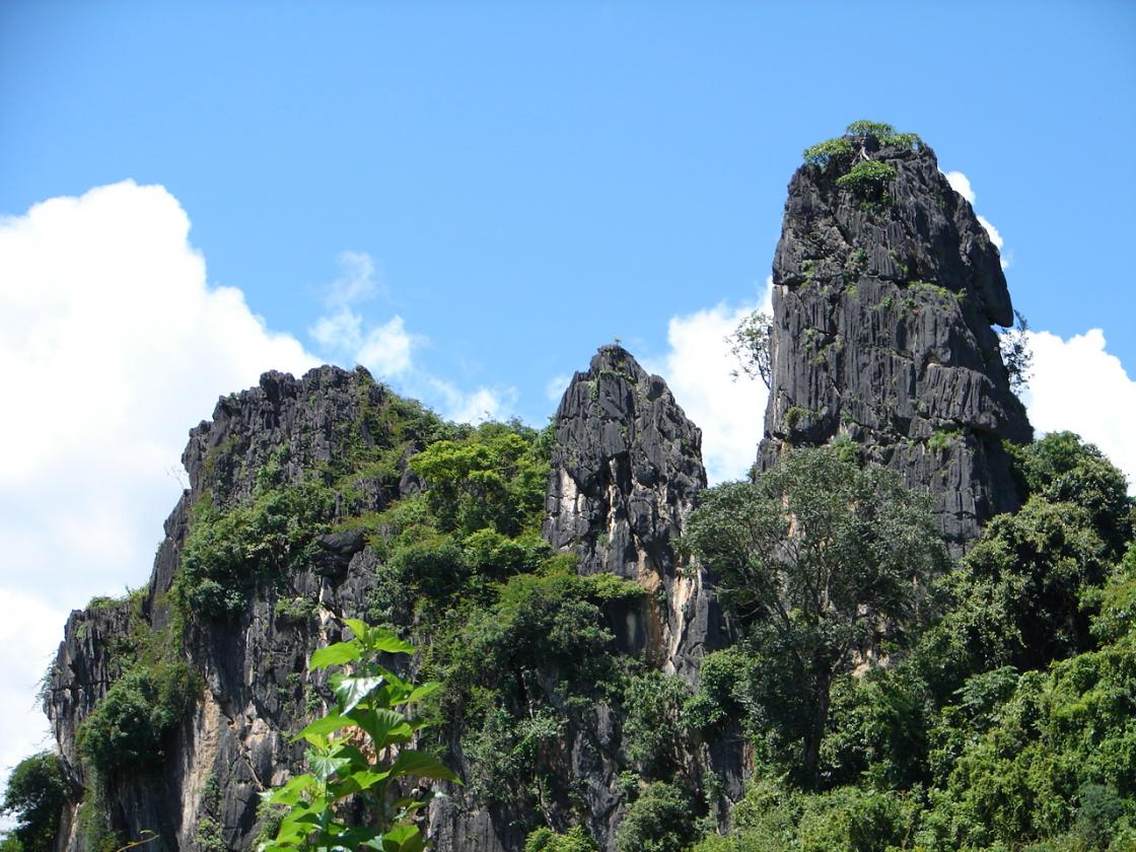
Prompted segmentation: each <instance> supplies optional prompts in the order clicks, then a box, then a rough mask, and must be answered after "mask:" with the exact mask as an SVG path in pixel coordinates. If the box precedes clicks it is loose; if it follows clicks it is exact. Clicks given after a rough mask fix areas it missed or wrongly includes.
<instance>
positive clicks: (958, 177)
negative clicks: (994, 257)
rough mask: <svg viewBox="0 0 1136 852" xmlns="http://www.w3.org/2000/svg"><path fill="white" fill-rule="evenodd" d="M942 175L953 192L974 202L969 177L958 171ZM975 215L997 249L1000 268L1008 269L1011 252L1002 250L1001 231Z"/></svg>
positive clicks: (1011, 258)
mask: <svg viewBox="0 0 1136 852" xmlns="http://www.w3.org/2000/svg"><path fill="white" fill-rule="evenodd" d="M943 176H944V177H945V178H946V179H947V183H949V184H950V185H951V189H953V190H954V191H955V192H957V193H958V194H959V195H961V196H962V197H963V198H965V199H966V200H967V201H969V202H970V203H971V204H972V205H973V204H974V199H975V198H977V197H978V196H977V195H975V192H974V187H972V186H971V184H970V178H968V177H967V176H966V175H965V174H963V173H962V172H958V171H955V172H944V173H943ZM975 216H976V217H977V219H978V224H979V225H981V226H982V227H983V228H984V229H985V230H986V234H987V236H989V237H990V242H992V243H994V245H995V247H996V248H997V249H998V254H999V255H1000V263H1001V264H1002V268H1003V269H1009V268H1010V263H1011V262H1012V261H1013V259H1014V257H1013V252H1010V251H1003V247H1004V246H1005V244H1006V241H1005V240H1004V239H1002V234H1001V232H1000V231H999V230H998V229H997V228H995V227H994V225H993V224H992V223H991V222H990V220H989V219H987V218H986V217H985V216H979V215H978V214H977V213H976V214H975Z"/></svg>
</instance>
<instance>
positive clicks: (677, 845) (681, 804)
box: [615, 782, 696, 852]
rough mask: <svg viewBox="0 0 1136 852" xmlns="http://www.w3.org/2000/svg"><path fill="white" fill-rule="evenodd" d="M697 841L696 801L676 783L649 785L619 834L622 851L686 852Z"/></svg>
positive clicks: (618, 840) (616, 844) (619, 847)
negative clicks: (694, 816)
mask: <svg viewBox="0 0 1136 852" xmlns="http://www.w3.org/2000/svg"><path fill="white" fill-rule="evenodd" d="M695 839H696V832H695V826H694V818H693V802H692V801H691V800H690V796H689V795H688V794H687V793H686V791H684V790H682V789H680V788H679V787H678V786H676V785H674V784H664V783H662V782H655V783H653V784H648V785H647V786H646V787H644V788H643V791H642V792H641V793H640V794H639V798H638V799H636V800H635V801H634V802H632V804H631V807H629V808H628V809H627V815H626V816H625V817H624V818H623V822H622V823H620V826H619V829H618V830H617V832H616V835H615V848H616V849H617V850H618V852H682V850H683V849H686V848H687V847H688V846H689V845H690V844H691V843H693V842H694V840H695Z"/></svg>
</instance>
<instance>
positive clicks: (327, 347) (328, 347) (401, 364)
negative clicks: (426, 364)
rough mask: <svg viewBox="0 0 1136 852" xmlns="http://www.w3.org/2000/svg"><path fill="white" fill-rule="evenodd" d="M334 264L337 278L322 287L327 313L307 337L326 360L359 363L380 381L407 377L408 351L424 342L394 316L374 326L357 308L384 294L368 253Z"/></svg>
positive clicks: (350, 254) (342, 258)
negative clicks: (337, 273) (337, 266)
mask: <svg viewBox="0 0 1136 852" xmlns="http://www.w3.org/2000/svg"><path fill="white" fill-rule="evenodd" d="M338 262H339V268H340V274H339V276H338V277H337V278H335V279H334V280H333V281H331V282H330V283H329V284H328V285H327V286H326V287H325V288H324V304H325V306H326V307H327V308H328V310H329V312H328V313H326V314H324V315H323V316H321V317H320V318H319V319H317V320H316V322H315V324H314V325H312V327H311V328H310V329H308V334H309V336H310V337H311V338H312V340H314V341H315V342H316V344H317V345H318V346H319V348H320V351H321V352H322V353H323V354H325V355H326V356H327V357H328V360H331V361H336V362H340V363H350V364H352V365H354V364H362V365H363V366H364V367H366V368H367V369H368V370H370V371H371V372H372V373H374V374H375V375H376V376H378V377H379V378H381V379H392V378H395V377H398V376H403V375H405V374H407V373H408V372H409V371H410V370H411V368H412V366H413V364H412V357H411V356H412V350H413V348H414V347H415V346H416V345H417V344H419V343H421V342H422V338H416V337H415V336H413V335H411V334H410V333H409V332H408V331H407V330H406V324H405V323H404V322H403V319H402V317H400V316H398V315H397V314H396V315H395V316H393V317H391V318H390V319H388V320H387V321H386V322H384V323H381V324H378V325H375V324H373V323H371V322H369V321H368V320H367V319H365V318H364V316H363V314H362V313H361V312H360V310H359V308H358V306H359V305H361V304H362V303H365V302H368V301H370V300H371V299H373V298H374V297H375V296H376V295H378V294H379V292H380V291H381V290H382V288H381V287H380V285H379V283H378V280H377V279H376V277H375V263H374V261H373V260H372V259H371V256H370V255H369V254H367V253H366V252H360V251H345V252H342V253H340V255H339V257H338Z"/></svg>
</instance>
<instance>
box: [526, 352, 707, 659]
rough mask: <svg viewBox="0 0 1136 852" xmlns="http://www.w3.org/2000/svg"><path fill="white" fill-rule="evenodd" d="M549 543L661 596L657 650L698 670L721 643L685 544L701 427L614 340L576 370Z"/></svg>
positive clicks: (562, 420) (561, 414)
mask: <svg viewBox="0 0 1136 852" xmlns="http://www.w3.org/2000/svg"><path fill="white" fill-rule="evenodd" d="M555 429H556V441H555V444H554V446H553V452H552V473H551V475H550V478H549V484H548V503H547V513H548V514H547V519H546V521H545V524H544V535H545V538H546V539H547V540H548V541H549V543H551V544H552V546H553V547H556V548H559V549H572V550H574V551H575V552H576V553H577V554H578V555H579V557H580V563H579V570H580V572H581V573H585V574H592V573H598V572H601V571H606V572H609V573H612V574H616V575H618V576H620V577H625V578H628V579H633V580H635V581H636V582H638V583H639V584H640V585H641V586H643V587H644V588H645V589H646V590H647V591H648V592H649V593H651V595H652V596H653V599H654V600H655V601H657V607H656V608H655V609H653V610H652V611H651V613H650V614H649V615H648V620H649V624H648V625H647V630H646V634H647V643H648V648H647V650H648V653H649V655H650V656H652V658H653V659H654V660H655V661H656V662H657V663H658V664H660V665H662V666H663V667H664V669H665V670H667V671H671V672H677V673H680V674H683V675H685V676H687V677H693V675H694V673H695V672H696V671H697V668H698V659H699V657H701V655H702V653H703V651H704V650H705V649H706V647H707V646H708V645H709V646H711V647H713V646H714V645H715V644H716V643H717V642H719V641H720V638H721V636H722V632H723V627H722V623H721V612H720V610H719V608H718V606H717V603H716V601H715V600H714V597H713V595H712V594H711V593H710V590H709V588H707V584H706V581H705V577H704V575H703V572H702V571H701V569H698V568H697V567H695V566H689V565H686V566H684V565H682V564H681V561H680V559H679V558H678V556H677V554H676V553H675V543H676V540H677V539H678V536H679V534H680V533H681V532H682V526H683V523H684V521H685V520H686V517H687V516H688V515H689V514H690V511H691V509H693V506H694V497H695V495H696V494H697V493H698V491H700V490H701V489H703V488H705V487H706V471H705V470H704V469H703V467H702V433H701V432H700V431H699V429H698V427H697V426H695V425H694V424H693V423H691V422H690V421H689V420H688V419H687V418H686V415H685V414H684V413H683V411H682V409H681V408H680V407H679V406H678V403H676V402H675V399H674V396H672V395H671V392H670V390H669V389H668V388H667V386H666V383H665V382H664V381H663V380H662V379H661V378H659V377H658V376H651V375H648V374H647V372H646V371H645V370H644V369H643V368H642V367H641V366H639V364H638V362H637V361H636V360H635V359H634V358H633V357H632V356H631V355H630V353H628V352H627V351H626V350H625V349H623V348H622V347H620V346H604V347H602V348H601V349H600V350H599V352H598V353H597V354H596V355H595V357H593V358H592V362H591V365H590V366H589V368H588V371H587V372H586V373H576V375H575V376H574V377H573V379H572V381H571V383H570V384H569V386H568V389H567V390H566V391H565V392H564V397H563V398H562V399H561V401H560V407H559V408H558V409H557V411H556V418H555Z"/></svg>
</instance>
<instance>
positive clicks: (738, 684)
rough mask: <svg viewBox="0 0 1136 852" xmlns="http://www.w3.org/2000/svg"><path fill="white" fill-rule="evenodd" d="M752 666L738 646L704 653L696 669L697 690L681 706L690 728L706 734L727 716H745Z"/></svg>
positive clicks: (752, 663)
mask: <svg viewBox="0 0 1136 852" xmlns="http://www.w3.org/2000/svg"><path fill="white" fill-rule="evenodd" d="M755 667H756V661H755V660H754V658H753V657H752V656H751V655H749V654H747V653H745V651H744V650H743V649H742V648H741V647H738V646H734V647H731V648H725V649H723V650H721V651H712V652H711V653H709V654H707V655H706V657H705V658H704V659H703V660H702V667H701V668H700V669H699V673H698V689H697V690H696V691H695V693H694V694H693V695H692V696H690V698H689V699H688V700H687V702H686V705H685V707H684V708H683V715H684V717H685V718H686V720H687V723H688V724H689V725H690V727H691V728H692V729H694V730H697V731H701V732H702V733H704V734H706V733H710V732H712V731H713V730H714V729H716V728H717V727H719V726H720V725H722V723H724V722H726V721H727V720H728V719H740V718H742V717H743V716H745V715H746V713H747V701H748V699H749V696H750V695H751V694H752V689H751V688H750V686H749V684H750V681H751V679H752V678H753V676H754V669H755Z"/></svg>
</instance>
